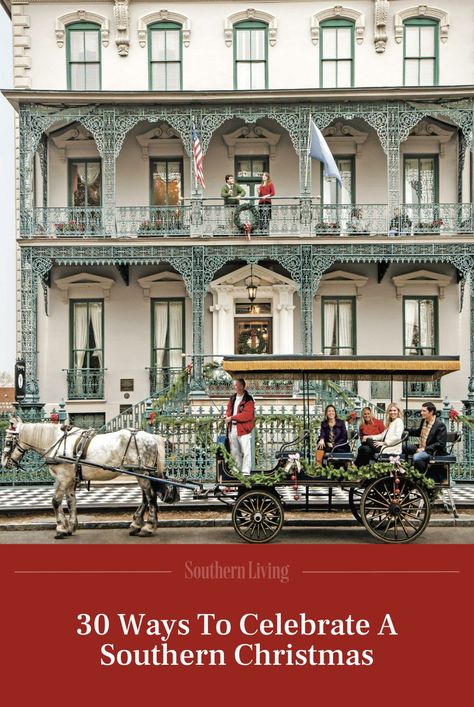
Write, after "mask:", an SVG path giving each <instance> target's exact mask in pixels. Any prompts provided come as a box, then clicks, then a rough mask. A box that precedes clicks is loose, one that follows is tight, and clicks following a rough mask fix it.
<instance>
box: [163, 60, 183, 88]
mask: <svg viewBox="0 0 474 707" xmlns="http://www.w3.org/2000/svg"><path fill="white" fill-rule="evenodd" d="M180 67H181V65H180V64H179V63H178V62H176V63H173V64H167V65H166V68H167V72H166V73H167V81H166V88H167V90H168V91H179V89H180V88H181V71H180Z"/></svg>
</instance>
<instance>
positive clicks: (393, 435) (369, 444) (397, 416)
mask: <svg viewBox="0 0 474 707" xmlns="http://www.w3.org/2000/svg"><path fill="white" fill-rule="evenodd" d="M385 424H386V429H385V430H384V431H383V432H380V433H379V434H371V435H370V436H369V435H364V436H363V437H362V439H361V442H362V445H361V446H360V447H359V453H360V454H359V453H358V454H357V459H356V460H355V465H356V466H357V467H360V466H365V465H366V464H368V463H369V462H370V460H371V459H373V458H374V457H375V455H376V454H381V453H383V450H384V449H385V447H387V448H388V449H387V452H388V453H390V454H391V455H393V456H397V455H399V454H401V453H402V437H403V430H404V429H405V425H404V422H403V412H402V410H401V408H400V407H399V406H398V405H397V404H396V403H390V405H389V406H388V409H387V415H386V418H385ZM361 450H363V451H362V452H361Z"/></svg>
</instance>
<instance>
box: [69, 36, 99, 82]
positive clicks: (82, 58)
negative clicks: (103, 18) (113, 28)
mask: <svg viewBox="0 0 474 707" xmlns="http://www.w3.org/2000/svg"><path fill="white" fill-rule="evenodd" d="M100 29H101V28H100V25H98V24H95V23H93V22H73V23H72V24H69V25H67V40H66V41H67V44H66V56H67V87H68V89H69V90H71V91H100V88H101V76H100V74H101V71H100V59H101V52H100Z"/></svg>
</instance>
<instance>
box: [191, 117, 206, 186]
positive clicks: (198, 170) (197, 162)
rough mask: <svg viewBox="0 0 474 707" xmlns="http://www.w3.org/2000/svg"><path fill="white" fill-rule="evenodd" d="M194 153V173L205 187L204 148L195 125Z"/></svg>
mask: <svg viewBox="0 0 474 707" xmlns="http://www.w3.org/2000/svg"><path fill="white" fill-rule="evenodd" d="M193 155H194V174H195V175H196V179H197V181H198V182H199V184H200V185H201V187H202V188H203V189H205V188H206V184H205V183H204V173H203V171H202V150H201V143H200V142H199V136H198V134H197V132H196V128H195V127H194V125H193Z"/></svg>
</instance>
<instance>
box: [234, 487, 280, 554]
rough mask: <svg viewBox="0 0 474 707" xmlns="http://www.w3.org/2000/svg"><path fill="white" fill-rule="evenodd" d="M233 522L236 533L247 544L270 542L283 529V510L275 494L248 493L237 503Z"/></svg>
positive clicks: (258, 491)
mask: <svg viewBox="0 0 474 707" xmlns="http://www.w3.org/2000/svg"><path fill="white" fill-rule="evenodd" d="M232 521H233V525H234V528H235V530H236V532H237V533H238V534H239V535H240V537H241V538H243V539H244V540H247V542H254V543H262V542H268V541H269V540H272V539H273V538H274V537H275V536H276V535H277V534H278V533H279V531H280V529H281V526H282V524H283V509H282V507H281V503H280V500H279V498H278V497H277V496H275V495H274V494H273V493H270V492H268V491H263V490H255V491H246V492H244V493H243V494H242V496H240V497H239V498H237V500H236V502H235V505H234V508H233V511H232Z"/></svg>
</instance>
